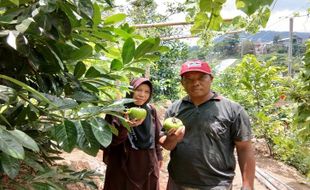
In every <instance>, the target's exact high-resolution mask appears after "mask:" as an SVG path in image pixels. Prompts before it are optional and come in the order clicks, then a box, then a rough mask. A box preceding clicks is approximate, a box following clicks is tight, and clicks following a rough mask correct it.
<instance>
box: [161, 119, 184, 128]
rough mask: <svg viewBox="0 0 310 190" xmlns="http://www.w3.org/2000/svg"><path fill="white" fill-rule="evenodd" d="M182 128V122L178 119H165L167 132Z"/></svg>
mask: <svg viewBox="0 0 310 190" xmlns="http://www.w3.org/2000/svg"><path fill="white" fill-rule="evenodd" d="M181 126H183V123H182V121H181V120H180V119H178V118H176V117H169V118H167V119H165V121H164V125H163V127H164V129H165V130H166V131H169V130H170V129H172V128H179V127H181Z"/></svg>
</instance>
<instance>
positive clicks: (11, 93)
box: [0, 85, 17, 102]
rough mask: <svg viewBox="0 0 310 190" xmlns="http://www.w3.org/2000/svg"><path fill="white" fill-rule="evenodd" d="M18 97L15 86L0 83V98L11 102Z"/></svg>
mask: <svg viewBox="0 0 310 190" xmlns="http://www.w3.org/2000/svg"><path fill="white" fill-rule="evenodd" d="M16 97H17V95H16V91H15V90H14V89H13V88H10V87H7V86H3V85H0V100H3V101H4V102H10V101H11V100H15V99H16Z"/></svg>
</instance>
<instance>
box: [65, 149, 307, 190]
mask: <svg viewBox="0 0 310 190" xmlns="http://www.w3.org/2000/svg"><path fill="white" fill-rule="evenodd" d="M61 157H63V158H64V160H63V161H62V163H64V164H66V165H69V166H72V168H73V169H75V170H83V169H91V170H95V171H97V172H98V173H101V174H103V175H104V172H105V168H106V166H105V164H104V163H103V162H102V161H101V158H102V151H100V152H99V153H98V155H97V157H92V156H89V155H87V154H85V153H83V152H82V151H80V150H78V149H75V150H74V151H73V152H72V153H70V154H68V153H63V154H62V155H61ZM168 160H169V156H168V152H164V167H163V168H162V169H161V174H160V175H161V176H160V184H161V190H165V189H166V183H167V180H168V172H167V163H168ZM256 162H257V166H258V167H259V168H262V169H263V170H265V171H267V172H268V173H270V174H271V175H273V176H274V177H276V178H277V179H280V180H281V181H282V182H284V183H285V184H286V185H288V186H290V187H291V188H292V189H294V190H309V189H310V185H309V183H308V184H306V181H305V178H303V177H302V176H301V175H300V174H299V173H298V172H297V171H296V170H295V169H294V168H292V167H289V166H287V165H285V164H283V163H281V162H277V161H275V160H273V159H270V158H268V157H262V156H260V155H258V156H257V158H256ZM103 180H104V179H100V180H97V181H96V183H97V184H98V185H99V186H100V190H102V185H103ZM241 181H242V180H241V175H240V170H239V168H238V166H237V167H236V177H235V179H234V183H233V189H234V190H238V189H240V187H241V185H242V183H241ZM69 189H70V190H83V188H82V187H81V186H79V187H70V188H69ZM84 189H85V190H86V189H87V188H84ZM255 189H256V190H268V188H266V187H265V186H264V185H263V184H262V183H260V182H259V181H258V180H257V179H255Z"/></svg>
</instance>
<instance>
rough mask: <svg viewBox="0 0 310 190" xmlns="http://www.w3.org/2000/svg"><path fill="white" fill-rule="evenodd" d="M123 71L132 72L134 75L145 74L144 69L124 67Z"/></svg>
mask: <svg viewBox="0 0 310 190" xmlns="http://www.w3.org/2000/svg"><path fill="white" fill-rule="evenodd" d="M124 70H128V71H133V72H135V73H142V74H143V73H144V72H145V69H144V68H139V67H125V68H124Z"/></svg>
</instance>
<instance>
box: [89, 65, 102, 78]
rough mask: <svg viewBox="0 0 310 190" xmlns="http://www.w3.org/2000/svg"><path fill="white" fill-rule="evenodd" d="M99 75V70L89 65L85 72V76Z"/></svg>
mask: <svg viewBox="0 0 310 190" xmlns="http://www.w3.org/2000/svg"><path fill="white" fill-rule="evenodd" d="M99 76H100V71H98V70H97V69H96V68H95V67H90V68H89V69H88V70H87V72H86V74H85V77H86V78H96V77H99Z"/></svg>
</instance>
